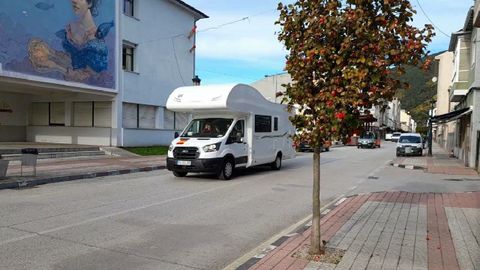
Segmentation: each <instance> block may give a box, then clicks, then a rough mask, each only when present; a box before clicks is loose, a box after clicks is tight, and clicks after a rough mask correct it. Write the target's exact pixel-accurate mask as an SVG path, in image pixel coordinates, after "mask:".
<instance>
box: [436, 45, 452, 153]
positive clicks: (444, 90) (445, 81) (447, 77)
mask: <svg viewBox="0 0 480 270" xmlns="http://www.w3.org/2000/svg"><path fill="white" fill-rule="evenodd" d="M435 60H436V61H437V62H438V77H437V78H438V80H437V99H436V106H435V115H443V114H447V113H450V112H451V111H452V110H454V107H455V105H456V104H455V103H452V102H450V87H451V84H452V77H453V69H454V54H453V53H452V52H449V51H447V52H444V53H441V54H439V55H437V56H436V57H435ZM455 129H456V123H455V121H449V122H442V123H437V124H436V127H435V138H434V139H435V141H436V142H437V143H438V144H439V145H440V146H441V147H442V148H444V149H445V150H446V151H447V152H448V153H453V149H454V144H455Z"/></svg>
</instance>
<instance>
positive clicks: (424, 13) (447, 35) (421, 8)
mask: <svg viewBox="0 0 480 270" xmlns="http://www.w3.org/2000/svg"><path fill="white" fill-rule="evenodd" d="M417 3H418V7H419V8H420V10H421V11H422V13H423V15H425V17H427V19H428V20H429V21H430V23H431V24H432V25H433V26H434V27H435V29H438V31H439V32H440V33H442V34H444V35H445V36H446V37H448V38H450V35H449V34H446V33H445V32H443V31H442V29H440V27H438V26H436V25H435V23H434V22H433V21H432V19H430V17H429V16H428V15H427V13H426V12H425V10H424V9H423V7H422V5H420V1H419V0H417Z"/></svg>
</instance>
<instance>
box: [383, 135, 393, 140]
mask: <svg viewBox="0 0 480 270" xmlns="http://www.w3.org/2000/svg"><path fill="white" fill-rule="evenodd" d="M392 135H393V134H392V133H387V134H385V141H391V140H392Z"/></svg>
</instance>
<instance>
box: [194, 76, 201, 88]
mask: <svg viewBox="0 0 480 270" xmlns="http://www.w3.org/2000/svg"><path fill="white" fill-rule="evenodd" d="M201 81H202V80H201V79H200V78H199V77H198V75H195V77H193V79H192V82H193V85H194V86H199V85H200V82H201Z"/></svg>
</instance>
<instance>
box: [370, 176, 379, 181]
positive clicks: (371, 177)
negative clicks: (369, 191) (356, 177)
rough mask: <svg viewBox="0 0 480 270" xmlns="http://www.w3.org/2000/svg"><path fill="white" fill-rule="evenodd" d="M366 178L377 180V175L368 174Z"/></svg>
mask: <svg viewBox="0 0 480 270" xmlns="http://www.w3.org/2000/svg"><path fill="white" fill-rule="evenodd" d="M368 179H371V180H377V179H378V177H377V176H369V177H368Z"/></svg>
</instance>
